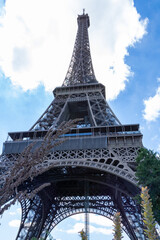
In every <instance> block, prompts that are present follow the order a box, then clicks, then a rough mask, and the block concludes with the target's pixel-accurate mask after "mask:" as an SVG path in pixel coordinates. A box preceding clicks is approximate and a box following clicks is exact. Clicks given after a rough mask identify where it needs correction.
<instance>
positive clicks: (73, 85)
mask: <svg viewBox="0 0 160 240" xmlns="http://www.w3.org/2000/svg"><path fill="white" fill-rule="evenodd" d="M77 22H78V31H77V36H76V40H75V45H74V49H73V54H72V57H71V62H70V65H69V68H68V71H67V74H66V77H65V80H64V82H63V84H62V86H61V87H57V88H55V89H54V91H53V94H54V99H53V101H52V102H51V104H50V105H49V107H48V108H47V109H46V111H45V112H44V113H43V114H42V116H41V117H40V118H39V119H38V120H37V122H36V123H35V124H34V125H33V126H32V127H31V128H30V130H29V131H25V132H11V133H9V137H10V140H7V141H6V142H5V143H4V145H3V153H2V156H1V170H2V169H3V170H4V169H7V166H8V164H11V163H12V162H13V161H16V158H17V156H18V155H19V154H20V153H21V152H22V151H23V149H24V148H25V147H26V146H27V144H28V143H30V142H33V141H37V139H38V140H42V141H43V138H44V136H45V134H46V133H47V132H48V131H49V129H51V128H54V129H57V128H58V126H59V125H60V124H61V123H62V122H64V121H66V122H67V121H69V120H70V119H72V120H73V119H77V118H78V119H81V120H79V121H78V122H77V125H76V127H74V128H72V129H71V130H70V132H69V133H67V134H65V137H66V138H67V141H65V142H63V143H62V144H61V145H59V146H56V147H55V148H54V150H53V151H51V152H50V154H49V155H48V156H47V159H46V160H45V164H48V165H49V164H50V162H55V167H54V168H52V169H50V170H49V171H47V172H45V173H43V174H42V175H41V176H38V177H36V179H35V180H34V181H33V182H32V185H33V184H34V183H35V184H38V185H39V186H40V185H41V184H43V183H45V182H46V181H49V182H50V183H51V185H50V186H47V187H46V188H44V189H42V190H41V191H40V192H39V193H37V194H36V196H35V197H34V198H33V199H25V200H23V201H21V206H22V218H21V224H20V228H19V232H18V235H17V237H16V240H20V239H21V240H30V239H31V238H32V237H37V238H39V237H43V238H44V239H46V238H47V232H50V231H52V229H53V228H54V227H55V226H56V225H57V224H58V223H59V222H61V221H62V220H64V219H65V218H67V217H69V216H71V215H73V214H77V213H85V212H86V203H87V212H88V213H94V214H98V215H102V216H104V217H106V218H109V219H111V220H113V216H114V214H115V213H116V212H117V211H118V212H120V214H121V217H122V225H123V229H124V231H125V232H126V233H127V235H128V236H129V238H130V239H132V240H138V239H144V233H143V223H142V219H141V213H140V206H139V205H138V204H137V203H136V201H135V200H134V197H135V196H136V195H137V194H139V188H138V187H137V181H136V177H135V158H136V156H137V152H138V150H139V149H140V148H141V147H142V146H143V145H142V134H141V132H140V130H139V125H138V124H129V125H124V124H121V123H120V121H119V120H118V118H117V117H116V115H115V114H114V113H113V111H112V109H111V108H110V106H109V105H108V103H107V102H106V96H105V86H104V85H102V84H101V83H99V82H98V81H97V79H96V77H95V74H94V70H93V66H92V59H91V55H90V46H89V37H88V28H89V26H90V20H89V16H88V14H85V12H83V14H82V15H78V18H77ZM26 139H27V140H26ZM29 184H30V183H29V182H28V188H29V187H30V185H29ZM32 187H33V186H32Z"/></svg>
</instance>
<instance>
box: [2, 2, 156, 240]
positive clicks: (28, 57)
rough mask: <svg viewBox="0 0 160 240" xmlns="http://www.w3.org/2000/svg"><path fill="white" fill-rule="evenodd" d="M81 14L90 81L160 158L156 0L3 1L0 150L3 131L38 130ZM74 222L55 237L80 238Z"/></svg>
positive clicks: (98, 234) (12, 220)
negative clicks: (102, 88) (87, 42)
mask: <svg viewBox="0 0 160 240" xmlns="http://www.w3.org/2000/svg"><path fill="white" fill-rule="evenodd" d="M57 2H58V3H57ZM62 6H63V7H62ZM83 8H86V12H87V13H88V14H89V16H90V21H91V26H90V28H89V37H90V46H91V55H92V60H93V67H94V70H95V75H96V77H97V80H98V81H99V82H101V83H103V84H104V85H105V86H106V95H107V100H108V102H109V104H110V106H111V108H112V110H113V111H114V113H115V114H116V116H117V117H118V118H119V120H120V121H121V122H122V123H123V124H132V123H133V124H134V123H139V124H140V127H141V132H142V133H143V144H144V146H145V147H147V148H149V149H153V150H154V151H159V152H160V124H159V123H160V60H159V59H160V57H159V55H160V19H159V18H160V17H159V16H160V2H159V0H153V1H150V0H141V1H139V0H135V1H131V0H108V1H106V0H92V1H91V0H77V1H73V0H59V1H53V0H52V1H51V0H32V1H31V0H14V1H13V0H6V3H5V1H4V0H0V111H1V118H0V126H1V131H0V147H1V148H2V143H3V142H4V141H5V140H6V138H7V133H8V132H10V131H22V130H28V129H29V128H30V127H31V126H32V125H33V124H34V123H35V121H36V120H37V119H38V118H39V116H40V115H41V114H42V113H43V111H44V110H45V109H46V108H47V106H48V105H49V104H50V102H51V101H52V99H53V95H52V90H53V89H54V88H55V87H56V86H61V84H62V83H63V80H64V78H65V74H66V72H67V68H68V66H69V62H70V58H71V54H72V50H73V45H74V41H75V36H76V31H77V24H76V17H77V14H81V13H82V9H83ZM17 208H19V207H18V206H15V207H13V209H11V210H10V211H8V212H7V213H6V214H5V216H4V217H3V218H2V219H1V222H2V225H1V226H0V232H1V233H3V234H5V237H3V238H2V239H7V240H13V239H14V237H13V236H14V235H16V232H17V230H18V227H17V224H18V223H19V222H18V221H17V220H19V219H20V213H19V210H17ZM99 222H100V221H99ZM79 223H82V219H78V220H77V219H75V218H70V219H68V220H65V221H64V222H62V223H61V224H59V225H58V226H57V228H55V230H54V231H53V235H54V237H55V238H56V239H61V240H65V239H66V238H70V239H71V240H72V239H76V238H77V239H79V237H78V235H77V231H78V230H77V229H78V227H77V224H79ZM91 225H92V226H93V228H92V231H93V233H92V234H91V239H92V240H94V238H95V239H97V238H101V239H102V240H103V239H112V237H111V235H110V234H109V235H108V234H107V233H106V232H105V231H104V229H106V228H107V227H104V225H103V224H102V225H98V224H96V223H95V222H94V221H93V222H91ZM108 225H109V224H108ZM108 228H109V229H111V226H108ZM8 229H9V231H8ZM74 232H75V233H74ZM7 234H8V236H7ZM9 235H10V236H9ZM1 236H2V235H1ZM125 239H127V238H125Z"/></svg>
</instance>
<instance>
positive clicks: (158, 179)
mask: <svg viewBox="0 0 160 240" xmlns="http://www.w3.org/2000/svg"><path fill="white" fill-rule="evenodd" d="M136 162H137V170H136V176H137V178H138V183H139V185H142V186H147V187H148V189H149V194H150V197H151V200H152V204H153V208H152V209H153V213H154V216H155V219H156V221H157V222H158V223H159V224H160V159H159V157H158V156H157V154H156V153H154V152H153V151H151V150H147V149H145V148H142V149H141V150H140V152H139V154H138V157H137V159H136Z"/></svg>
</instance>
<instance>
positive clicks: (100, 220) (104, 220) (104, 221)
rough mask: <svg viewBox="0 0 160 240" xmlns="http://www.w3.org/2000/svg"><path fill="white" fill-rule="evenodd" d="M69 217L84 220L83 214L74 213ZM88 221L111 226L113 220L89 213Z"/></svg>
mask: <svg viewBox="0 0 160 240" xmlns="http://www.w3.org/2000/svg"><path fill="white" fill-rule="evenodd" d="M71 218H73V219H75V220H76V221H81V222H84V214H76V215H73V216H71ZM89 222H90V223H93V224H97V225H100V226H105V227H112V225H113V222H112V221H111V220H109V219H108V218H105V217H103V216H100V215H95V214H89Z"/></svg>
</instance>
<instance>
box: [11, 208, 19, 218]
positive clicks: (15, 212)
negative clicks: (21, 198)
mask: <svg viewBox="0 0 160 240" xmlns="http://www.w3.org/2000/svg"><path fill="white" fill-rule="evenodd" d="M21 213H22V210H21V208H17V209H16V210H15V211H10V212H9V215H12V216H13V215H16V214H18V215H19V214H21Z"/></svg>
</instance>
